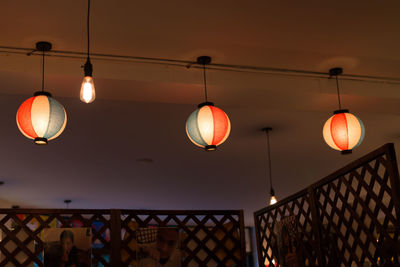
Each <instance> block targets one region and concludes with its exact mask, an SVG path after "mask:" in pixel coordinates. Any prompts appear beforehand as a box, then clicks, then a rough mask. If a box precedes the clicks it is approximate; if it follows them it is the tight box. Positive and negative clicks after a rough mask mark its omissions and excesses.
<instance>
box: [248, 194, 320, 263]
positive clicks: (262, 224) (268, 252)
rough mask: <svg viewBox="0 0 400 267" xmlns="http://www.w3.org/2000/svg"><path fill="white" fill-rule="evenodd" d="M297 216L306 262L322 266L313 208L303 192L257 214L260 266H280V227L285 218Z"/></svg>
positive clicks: (303, 255)
mask: <svg viewBox="0 0 400 267" xmlns="http://www.w3.org/2000/svg"><path fill="white" fill-rule="evenodd" d="M291 216H294V217H295V219H296V221H297V226H298V227H297V228H298V229H297V232H298V236H297V239H298V240H299V244H298V246H299V248H300V254H301V257H302V261H304V262H306V263H307V264H308V265H310V266H315V265H316V264H317V262H318V260H317V257H316V253H315V249H312V248H313V247H314V245H315V242H314V239H315V237H314V232H313V231H312V221H311V205H310V201H309V196H308V194H307V191H305V190H304V191H302V192H299V193H298V194H296V195H295V196H293V197H291V199H290V200H289V199H288V200H286V201H285V200H284V201H281V202H279V203H278V204H276V205H274V206H271V207H268V208H266V209H264V210H261V211H259V212H257V213H256V214H255V221H256V228H257V231H256V234H257V236H256V237H257V244H258V252H259V256H261V257H259V261H260V266H262V263H264V265H263V266H266V265H269V266H275V265H274V264H276V263H277V262H278V259H279V256H278V253H279V252H278V250H277V240H278V237H277V233H276V230H275V229H276V225H277V223H278V222H279V221H281V220H284V219H285V218H288V217H291Z"/></svg>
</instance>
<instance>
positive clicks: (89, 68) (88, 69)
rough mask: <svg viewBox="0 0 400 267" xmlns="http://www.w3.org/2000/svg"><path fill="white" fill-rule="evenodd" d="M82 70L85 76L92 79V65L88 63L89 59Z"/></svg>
mask: <svg viewBox="0 0 400 267" xmlns="http://www.w3.org/2000/svg"><path fill="white" fill-rule="evenodd" d="M83 70H84V73H85V77H86V76H90V77H93V65H92V63H91V62H90V58H87V60H86V63H85V65H84V66H83Z"/></svg>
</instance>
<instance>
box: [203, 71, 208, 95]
mask: <svg viewBox="0 0 400 267" xmlns="http://www.w3.org/2000/svg"><path fill="white" fill-rule="evenodd" d="M203 80H204V96H205V99H206V102H208V97H207V78H206V65H205V64H204V65H203Z"/></svg>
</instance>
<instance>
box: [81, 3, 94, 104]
mask: <svg viewBox="0 0 400 267" xmlns="http://www.w3.org/2000/svg"><path fill="white" fill-rule="evenodd" d="M86 19H87V20H86V33H87V57H86V63H85V65H84V75H85V77H84V78H83V81H82V85H81V91H80V99H81V101H82V102H85V103H92V102H93V101H94V99H95V98H96V91H95V87H94V82H93V66H92V63H91V62H90V0H88V8H87V18H86Z"/></svg>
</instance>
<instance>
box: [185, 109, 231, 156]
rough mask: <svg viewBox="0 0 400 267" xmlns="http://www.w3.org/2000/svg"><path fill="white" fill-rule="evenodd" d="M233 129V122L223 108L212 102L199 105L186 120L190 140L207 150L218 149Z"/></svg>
mask: <svg viewBox="0 0 400 267" xmlns="http://www.w3.org/2000/svg"><path fill="white" fill-rule="evenodd" d="M230 131H231V122H230V121H229V118H228V116H227V115H226V114H225V112H224V111H223V110H222V109H219V108H217V107H214V104H213V103H211V102H204V103H202V104H200V105H199V108H198V109H196V110H195V111H194V112H193V113H192V114H190V116H189V118H188V119H187V121H186V134H187V135H188V137H189V139H190V141H192V142H193V143H194V144H195V145H197V146H199V147H203V148H205V150H206V151H212V150H216V149H217V146H218V145H220V144H222V143H223V142H225V140H226V139H227V138H228V136H229V133H230Z"/></svg>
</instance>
